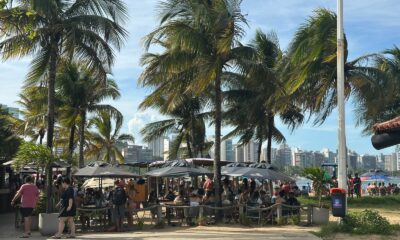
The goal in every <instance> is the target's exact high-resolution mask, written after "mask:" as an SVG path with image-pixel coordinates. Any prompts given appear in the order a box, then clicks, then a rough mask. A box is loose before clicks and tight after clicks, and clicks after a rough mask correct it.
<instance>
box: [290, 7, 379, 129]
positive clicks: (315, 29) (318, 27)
mask: <svg viewBox="0 0 400 240" xmlns="http://www.w3.org/2000/svg"><path fill="white" fill-rule="evenodd" d="M336 48H337V46H336V14H335V13H333V12H331V11H329V10H326V9H317V10H315V11H314V15H313V16H311V17H309V19H308V20H307V21H306V23H304V24H303V25H301V26H300V28H299V29H298V30H297V32H296V34H295V37H294V39H293V40H292V42H291V44H290V47H289V50H288V61H287V64H286V66H285V68H284V69H283V72H286V73H288V74H287V82H286V90H287V91H288V92H289V93H295V94H296V100H297V101H296V102H297V103H298V104H300V105H301V107H302V108H303V109H304V110H307V111H309V112H310V113H312V114H315V116H316V118H315V121H314V124H322V123H323V122H324V120H325V119H326V117H327V116H328V115H329V114H330V113H331V111H332V110H333V109H334V108H335V107H336V105H337V93H336ZM347 56H348V49H347V41H346V37H345V56H344V57H345V96H346V98H347V99H348V98H349V96H350V95H351V94H357V92H359V91H362V90H363V89H368V88H370V87H373V86H374V85H376V83H377V82H376V80H374V79H373V76H374V75H375V72H376V69H375V68H373V67H370V66H368V61H367V60H368V58H369V57H371V55H366V56H362V57H359V58H356V59H354V60H353V61H348V59H347ZM296 91H297V93H296Z"/></svg>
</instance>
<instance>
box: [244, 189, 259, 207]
mask: <svg viewBox="0 0 400 240" xmlns="http://www.w3.org/2000/svg"><path fill="white" fill-rule="evenodd" d="M261 203H262V201H261V199H260V193H259V192H258V191H255V192H253V193H252V194H251V195H250V198H249V201H247V204H249V205H261Z"/></svg>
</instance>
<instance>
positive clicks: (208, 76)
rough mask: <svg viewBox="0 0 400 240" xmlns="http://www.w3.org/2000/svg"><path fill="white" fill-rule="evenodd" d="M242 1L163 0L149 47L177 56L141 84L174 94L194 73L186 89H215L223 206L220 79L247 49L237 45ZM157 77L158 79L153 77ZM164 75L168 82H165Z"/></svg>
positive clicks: (217, 174) (217, 169) (216, 168)
mask: <svg viewBox="0 0 400 240" xmlns="http://www.w3.org/2000/svg"><path fill="white" fill-rule="evenodd" d="M240 3H241V1H237V0H226V1H189V0H184V1H181V0H167V1H163V2H160V19H161V25H160V26H159V27H158V28H157V29H155V30H154V31H153V32H151V33H150V34H148V36H147V37H146V46H147V47H149V46H150V45H152V44H160V45H161V46H162V47H165V46H166V45H167V46H170V47H168V48H169V49H171V50H172V54H164V55H161V56H159V57H160V58H161V59H162V60H164V61H163V62H162V64H161V65H159V66H160V68H152V66H153V65H152V63H151V62H150V63H149V64H148V67H147V69H146V70H145V76H142V77H143V78H144V80H143V81H142V82H144V83H145V84H146V82H150V83H154V81H158V83H159V85H164V84H165V85H167V86H166V87H168V86H169V87H170V90H171V91H173V90H174V89H173V88H172V86H174V84H173V83H176V84H175V86H177V85H180V84H179V82H180V80H181V78H179V77H178V76H187V75H189V76H193V78H192V79H190V84H188V86H187V89H186V91H192V92H194V93H196V94H200V93H201V92H202V91H204V90H205V89H206V88H208V87H210V86H213V88H214V101H213V102H214V110H215V111H214V125H215V159H214V181H215V185H214V186H215V192H216V193H217V198H216V200H217V203H218V204H220V203H221V201H220V194H218V193H219V192H220V191H219V188H220V178H221V169H220V150H221V149H220V148H221V104H222V96H221V80H222V75H223V72H224V71H225V70H226V69H229V68H230V67H231V66H232V65H231V64H233V63H234V60H235V59H237V58H238V56H240V55H242V54H243V51H244V50H245V49H246V48H244V47H243V46H241V45H240V44H239V43H238V40H239V39H240V38H241V36H242V35H243V33H244V31H243V29H242V26H241V24H243V23H244V24H245V23H246V20H245V17H244V16H243V15H242V14H241V11H240ZM168 48H167V49H168ZM154 75H155V76H156V77H153V78H152V77H151V76H154ZM147 76H149V78H150V79H147ZM161 76H164V77H165V78H166V79H168V81H163V79H162V78H161ZM164 80H165V79H164ZM164 92H165V91H164ZM175 96H176V95H175Z"/></svg>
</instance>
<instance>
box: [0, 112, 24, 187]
mask: <svg viewBox="0 0 400 240" xmlns="http://www.w3.org/2000/svg"><path fill="white" fill-rule="evenodd" d="M15 124H16V121H15V118H14V117H13V116H11V115H10V114H9V113H8V111H7V110H6V109H4V108H3V107H2V106H1V105H0V161H7V160H10V159H12V157H13V156H14V155H15V153H16V152H17V150H18V147H19V145H20V143H21V142H22V140H21V139H20V138H19V136H18V134H17V132H16V131H15V128H16V126H15ZM0 174H1V175H4V173H0ZM3 177H4V176H3ZM0 185H2V184H1V182H0Z"/></svg>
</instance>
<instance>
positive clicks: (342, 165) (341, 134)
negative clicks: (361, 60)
mask: <svg viewBox="0 0 400 240" xmlns="http://www.w3.org/2000/svg"><path fill="white" fill-rule="evenodd" d="M344 43H345V42H344V29H343V0H337V101H338V142H339V149H338V156H337V159H338V182H339V188H343V189H346V190H347V176H346V175H347V153H346V127H345V110H344V108H345V105H344Z"/></svg>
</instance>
